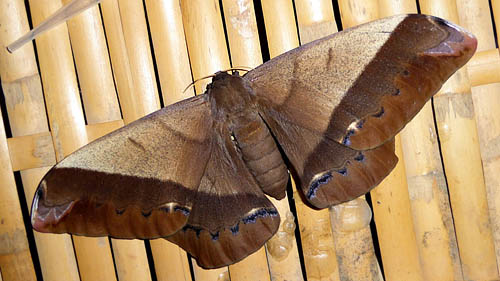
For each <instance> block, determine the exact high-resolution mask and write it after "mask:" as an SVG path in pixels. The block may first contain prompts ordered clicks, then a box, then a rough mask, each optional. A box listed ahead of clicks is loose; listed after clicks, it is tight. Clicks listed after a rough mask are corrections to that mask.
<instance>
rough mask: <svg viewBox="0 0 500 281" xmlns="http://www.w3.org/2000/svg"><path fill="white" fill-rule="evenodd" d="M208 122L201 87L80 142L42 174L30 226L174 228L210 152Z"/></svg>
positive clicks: (144, 231)
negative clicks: (197, 92) (87, 141)
mask: <svg viewBox="0 0 500 281" xmlns="http://www.w3.org/2000/svg"><path fill="white" fill-rule="evenodd" d="M212 125H213V120H212V118H211V111H210V105H209V102H208V101H207V100H206V96H205V95H203V96H198V97H194V98H191V99H188V100H185V101H182V102H179V103H177V104H174V105H172V106H169V107H166V108H163V109H162V110H159V111H157V112H155V113H152V114H150V115H148V116H146V117H144V118H142V119H139V120H137V121H135V122H133V123H131V124H129V125H127V126H125V127H123V128H121V129H119V130H117V131H115V132H113V133H111V134H109V135H106V136H104V137H102V138H100V139H98V140H96V141H94V142H92V143H90V144H88V145H87V146H84V147H83V148H81V149H79V150H77V151H76V152H74V153H73V154H71V155H69V156H68V157H67V158H65V159H63V160H62V161H61V162H60V163H58V164H57V165H56V166H54V167H53V168H52V169H51V170H50V171H49V172H48V173H47V175H45V177H44V178H43V179H42V181H41V183H40V185H39V187H38V189H37V191H36V194H35V198H34V200H33V205H32V217H31V220H32V225H33V227H34V228H35V229H36V230H38V231H40V232H53V233H66V232H68V233H73V234H80V235H87V236H104V235H110V236H113V237H118V238H154V237H164V236H168V235H171V234H173V233H175V232H176V231H178V230H179V229H181V228H182V227H183V226H184V225H185V224H186V222H187V219H188V217H189V213H190V211H191V208H192V203H193V199H194V198H195V194H196V190H197V188H198V185H199V184H200V181H201V178H202V175H203V171H204V168H205V165H206V163H207V161H208V158H209V155H210V145H211V139H210V137H211V131H212Z"/></svg>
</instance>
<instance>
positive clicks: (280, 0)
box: [262, 0, 303, 280]
mask: <svg viewBox="0 0 500 281" xmlns="http://www.w3.org/2000/svg"><path fill="white" fill-rule="evenodd" d="M276 11H279V13H276ZM262 12H263V14H264V24H265V27H266V35H267V41H268V44H269V46H268V47H269V53H270V55H271V58H273V57H275V56H278V55H280V54H282V53H284V52H286V51H288V50H291V49H293V48H295V47H297V46H298V45H299V41H298V36H297V29H296V28H295V20H294V12H293V4H292V2H291V1H287V0H277V1H269V0H268V1H262ZM298 200H300V199H298ZM287 201H288V200H287V198H286V197H285V198H284V199H282V200H281V201H277V200H274V199H272V200H271V202H273V204H274V205H275V206H276V207H277V209H278V211H279V213H280V215H281V224H280V229H279V230H278V234H277V235H275V236H274V237H273V238H271V240H269V241H268V243H267V246H266V247H267V250H268V253H269V254H268V262H269V268H270V271H271V279H272V280H302V278H303V277H302V270H301V268H300V261H299V257H298V250H297V243H296V241H295V239H294V236H293V231H291V229H289V228H290V227H291V226H293V221H294V218H293V215H291V213H290V206H289V204H288V202H287ZM287 214H290V215H288V217H287ZM273 245H274V246H273ZM277 245H279V247H280V249H284V250H285V251H284V252H277V251H276V249H278V247H276V246H277Z"/></svg>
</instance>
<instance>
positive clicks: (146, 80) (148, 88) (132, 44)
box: [101, 0, 160, 124]
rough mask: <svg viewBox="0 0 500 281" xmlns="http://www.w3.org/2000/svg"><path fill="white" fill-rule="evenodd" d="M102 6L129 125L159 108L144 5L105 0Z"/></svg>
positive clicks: (117, 84) (113, 62)
mask: <svg viewBox="0 0 500 281" xmlns="http://www.w3.org/2000/svg"><path fill="white" fill-rule="evenodd" d="M101 9H102V14H103V19H104V27H105V29H106V38H107V41H108V46H109V53H110V57H111V65H112V67H113V74H114V76H115V81H116V88H117V91H118V97H119V100H120V107H121V109H122V113H123V120H124V123H125V124H128V123H130V122H132V121H134V120H136V119H139V118H140V117H142V116H144V115H146V114H148V113H151V112H153V111H155V110H158V109H159V108H160V100H159V96H158V89H157V87H156V80H155V74H154V68H153V61H152V57H151V49H150V45H149V37H148V33H147V26H146V18H145V15H144V8H143V6H142V4H141V2H137V1H120V2H118V1H117V0H105V1H102V3H101Z"/></svg>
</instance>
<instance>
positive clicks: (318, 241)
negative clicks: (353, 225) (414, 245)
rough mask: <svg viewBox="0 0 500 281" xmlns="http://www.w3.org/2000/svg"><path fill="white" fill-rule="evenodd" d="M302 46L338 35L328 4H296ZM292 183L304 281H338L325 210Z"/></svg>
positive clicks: (336, 265)
mask: <svg viewBox="0 0 500 281" xmlns="http://www.w3.org/2000/svg"><path fill="white" fill-rule="evenodd" d="M295 7H296V13H297V22H298V31H299V37H300V41H301V44H306V43H308V42H311V41H313V40H315V39H319V38H322V37H324V36H327V35H329V34H332V33H335V32H337V24H336V23H335V18H334V15H333V7H332V2H331V1H304V0H299V1H295ZM300 192H302V191H299V190H297V188H296V185H295V183H293V195H294V198H295V207H296V209H297V220H298V224H299V226H300V228H299V230H300V236H301V243H302V252H303V255H304V263H305V268H306V276H307V280H340V276H339V268H338V267H339V266H338V262H337V255H336V250H335V242H334V237H333V231H332V228H331V222H330V214H329V211H328V209H323V210H314V209H311V208H310V207H309V206H307V205H306V204H304V202H303V201H302V199H301V194H300Z"/></svg>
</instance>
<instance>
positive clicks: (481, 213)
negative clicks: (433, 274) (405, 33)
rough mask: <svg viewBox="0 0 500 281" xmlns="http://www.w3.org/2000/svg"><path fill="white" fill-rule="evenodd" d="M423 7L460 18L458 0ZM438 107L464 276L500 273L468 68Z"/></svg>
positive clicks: (490, 276) (493, 276)
mask: <svg viewBox="0 0 500 281" xmlns="http://www.w3.org/2000/svg"><path fill="white" fill-rule="evenodd" d="M463 8H466V7H463ZM421 9H422V11H423V12H424V13H431V14H434V15H437V16H440V17H443V18H445V19H448V20H451V21H453V22H459V18H458V11H457V6H456V3H455V1H428V2H427V1H422V2H421ZM476 11H478V10H476ZM463 12H466V11H463ZM434 107H435V114H436V121H437V127H438V134H439V139H440V143H441V151H442V155H443V164H444V170H445V173H446V177H447V180H448V190H449V194H450V202H451V207H452V210H453V218H454V223H455V230H456V237H457V242H458V248H459V253H460V259H461V261H462V272H463V275H464V279H466V280H488V279H489V280H494V279H497V278H498V270H497V263H496V257H495V248H494V243H493V235H492V230H491V224H490V219H489V216H488V204H487V198H486V188H485V182H484V181H485V179H484V177H483V169H482V166H481V154H480V150H479V143H478V130H477V127H476V122H475V120H474V116H475V114H474V107H473V101H472V95H471V89H470V83H469V79H468V74H467V68H462V69H460V70H459V71H458V73H457V74H455V75H453V76H452V77H451V78H450V80H448V82H447V83H446V84H445V85H444V86H443V88H442V89H441V91H440V92H439V93H438V94H437V95H436V97H435V98H434ZM481 110H483V109H481ZM497 110H498V109H497ZM478 114H480V113H479V112H478ZM457 152H458V153H457ZM495 176H498V171H497V174H496V175H495Z"/></svg>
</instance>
